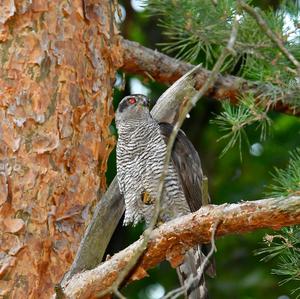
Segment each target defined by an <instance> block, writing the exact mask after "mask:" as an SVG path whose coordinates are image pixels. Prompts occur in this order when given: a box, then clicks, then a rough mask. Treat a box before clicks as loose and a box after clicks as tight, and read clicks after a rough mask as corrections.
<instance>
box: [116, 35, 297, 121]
mask: <svg viewBox="0 0 300 299" xmlns="http://www.w3.org/2000/svg"><path fill="white" fill-rule="evenodd" d="M121 45H122V47H123V61H124V64H123V65H122V67H121V68H122V70H123V71H124V72H127V73H132V74H137V75H141V76H143V77H145V78H149V79H154V80H155V81H157V82H161V83H165V84H172V83H174V82H175V81H176V80H178V79H179V78H180V77H181V76H183V75H184V74H185V73H187V72H188V71H190V70H191V69H192V68H193V67H194V66H193V65H192V64H189V63H186V62H183V61H180V60H178V59H175V58H172V57H170V56H168V55H165V54H163V53H160V52H159V51H157V50H155V51H154V50H152V49H149V48H146V47H144V46H142V45H140V44H139V43H136V42H133V41H129V40H126V39H121ZM209 74H210V71H209V70H207V69H205V68H199V70H198V72H197V74H196V76H195V85H194V86H195V88H196V89H200V88H201V87H202V86H203V84H204V83H205V81H206V80H207V78H208V77H209ZM269 89H270V86H268V85H267V84H263V83H262V82H251V81H247V80H245V79H243V78H240V77H235V76H231V75H219V76H218V79H217V81H216V82H215V84H214V86H213V87H212V88H211V89H209V90H208V92H207V93H206V96H207V97H208V98H212V99H215V100H219V101H223V100H230V102H231V103H233V104H236V103H238V101H239V97H240V96H241V95H246V94H247V93H248V94H252V95H255V96H256V97H257V98H259V96H260V95H261V94H262V93H263V92H265V91H266V90H269ZM293 97H294V96H293V94H283V95H282V96H281V98H283V99H284V101H286V103H287V102H288V100H289V99H293ZM272 109H273V110H275V111H278V112H284V113H287V114H292V115H297V116H299V115H300V111H299V109H296V108H294V107H292V105H288V104H284V103H283V102H281V101H279V102H278V103H277V104H276V105H274V106H272Z"/></svg>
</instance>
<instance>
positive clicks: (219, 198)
mask: <svg viewBox="0 0 300 299" xmlns="http://www.w3.org/2000/svg"><path fill="white" fill-rule="evenodd" d="M255 2H256V4H257V5H259V6H260V7H262V8H266V7H268V5H270V4H271V5H272V6H273V7H274V8H275V9H276V7H277V5H278V3H279V1H255ZM119 3H120V5H121V10H122V18H121V19H122V20H120V24H119V25H120V29H121V32H122V35H123V36H124V38H127V39H130V40H133V41H137V42H139V43H141V44H142V45H144V46H146V47H149V48H152V49H155V48H158V49H159V47H158V46H157V43H159V42H163V41H164V37H163V35H162V34H161V28H160V27H158V26H157V23H158V20H157V19H156V18H155V17H151V18H150V17H149V16H147V14H146V13H145V11H144V9H143V7H141V1H137V0H132V1H119ZM124 79H125V82H124V81H123V80H124ZM122 84H125V89H124V90H122V91H121V90H119V87H120V86H121V85H122ZM166 88H167V86H164V85H161V84H158V83H156V82H152V81H150V80H149V79H148V80H146V79H145V78H141V77H135V76H131V75H128V74H126V76H123V74H122V73H119V74H118V77H117V80H116V88H115V92H114V95H115V96H114V105H115V107H117V105H118V102H119V101H120V100H121V99H122V97H124V96H125V95H128V94H130V93H144V94H148V96H149V98H150V99H152V100H153V104H154V103H155V100H156V99H157V98H158V97H159V96H160V95H161V93H162V92H163V91H164V90H165V89H166ZM220 111H221V105H220V103H219V102H217V101H214V100H211V99H207V98H206V99H202V100H200V101H199V103H198V104H197V106H196V107H195V108H194V109H193V110H192V112H191V114H190V118H188V119H186V121H185V123H184V125H183V130H184V131H185V132H186V134H187V135H188V137H189V138H190V140H191V141H192V142H193V144H194V146H195V147H196V149H197V150H198V152H199V155H200V158H201V161H202V166H203V170H204V173H205V174H206V175H207V176H208V178H209V192H210V195H211V198H212V201H213V203H214V204H221V203H225V202H228V203H233V202H238V201H241V200H255V199H260V198H264V197H265V193H266V192H267V191H268V185H270V184H271V183H272V176H271V173H272V171H273V169H274V167H278V168H284V167H285V166H286V165H287V162H288V159H289V151H290V150H293V149H295V148H296V147H297V146H299V145H300V142H299V141H300V121H299V118H296V117H292V116H287V115H284V114H280V113H275V112H274V113H272V114H271V115H270V116H271V119H272V121H273V123H272V128H271V134H270V136H269V138H268V139H267V141H266V142H264V143H261V142H260V140H259V133H258V132H257V130H256V129H255V127H253V128H252V129H251V128H250V130H249V131H248V133H249V136H248V137H249V141H250V147H249V145H247V144H244V146H243V160H242V161H241V160H240V155H239V150H238V149H237V148H235V149H233V150H230V151H229V152H228V153H227V154H225V156H223V157H222V158H220V153H221V151H222V149H223V148H224V146H225V145H226V143H225V142H226V141H224V142H217V140H218V139H219V138H220V137H221V136H222V132H220V130H219V129H218V128H217V127H216V125H214V124H211V123H210V120H212V119H214V117H215V115H216V114H218V113H219V112H220ZM111 130H112V132H113V133H114V134H117V133H116V129H115V127H114V124H112V125H111ZM115 160H116V157H115V151H114V152H113V153H112V154H111V156H110V159H109V165H108V171H107V179H108V184H109V183H110V181H111V180H112V179H113V177H114V176H115V174H116V164H115V163H116V161H115ZM142 231H143V225H142V224H141V225H139V226H137V227H134V228H133V227H128V228H124V227H122V226H121V225H119V227H118V229H117V231H116V233H115V235H114V237H113V239H112V241H111V243H110V245H109V249H108V252H109V253H113V252H116V251H118V250H120V249H122V248H124V247H126V246H127V245H128V244H130V243H132V242H133V241H135V240H136V239H137V238H138V237H139V235H140V234H141V233H142ZM266 233H270V231H267V230H264V231H257V232H255V233H251V234H244V235H232V236H226V237H223V238H221V239H218V240H217V241H216V246H217V250H218V251H217V253H216V254H215V257H216V265H217V276H216V278H215V279H208V284H209V292H210V297H211V298H230V299H235V298H240V299H250V298H264V299H268V298H270V299H271V298H272V299H273V298H278V299H288V298H294V297H293V296H292V295H291V294H290V290H291V289H292V288H295V287H296V285H295V283H294V284H293V283H289V284H285V285H283V286H279V281H280V277H277V276H274V275H271V274H270V271H271V269H272V267H273V266H274V265H273V264H272V263H274V261H273V262H272V261H271V262H268V263H263V262H260V261H259V259H260V258H259V257H257V256H254V254H253V252H254V250H255V249H258V248H260V247H262V246H263V245H262V238H263V236H264V235H265V234H266ZM178 286H179V283H178V280H177V275H176V271H175V270H174V269H172V268H171V267H170V266H169V264H168V263H167V262H164V263H162V264H161V265H159V266H158V267H156V268H155V269H152V270H150V271H149V277H148V278H145V279H143V280H142V281H138V282H135V283H131V284H130V285H129V286H127V287H125V288H123V290H122V291H123V293H124V294H125V295H126V296H127V297H128V298H140V299H143V298H145V299H147V298H149V299H158V298H160V297H161V296H162V295H164V294H165V293H166V292H167V291H169V290H172V289H173V288H175V287H178ZM298 287H299V286H298Z"/></svg>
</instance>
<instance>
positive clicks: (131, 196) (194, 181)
mask: <svg viewBox="0 0 300 299" xmlns="http://www.w3.org/2000/svg"><path fill="white" fill-rule="evenodd" d="M116 125H117V129H118V134H119V137H118V143H117V178H118V183H119V188H120V192H121V194H122V195H123V197H124V200H125V218H124V225H128V224H130V223H132V224H133V225H135V224H137V223H138V222H139V221H141V220H145V222H146V225H149V223H150V222H151V219H152V215H153V212H154V203H155V200H156V198H157V197H158V185H159V180H160V177H161V174H162V170H163V166H164V159H165V155H166V149H167V142H168V139H169V137H170V134H171V133H172V129H173V127H172V125H170V124H168V123H159V122H157V121H156V120H155V119H153V117H152V116H151V114H150V111H149V100H148V98H147V97H146V96H144V95H141V94H134V95H130V96H126V97H125V98H123V99H122V101H121V102H120V104H119V106H118V109H117V111H116ZM202 180H203V174H202V169H201V163H200V159H199V156H198V153H197V152H196V150H195V148H194V146H193V145H192V143H191V142H190V141H189V140H188V138H187V137H186V135H185V134H184V132H183V131H181V130H180V131H179V133H178V135H177V137H176V141H175V143H174V146H173V149H172V155H171V161H170V163H169V165H168V174H167V176H166V178H165V183H164V191H163V197H162V201H161V204H160V205H161V208H160V214H159V222H167V221H169V220H171V219H174V218H176V217H179V216H182V215H186V214H188V213H190V212H194V211H196V210H198V209H199V208H200V207H201V205H202ZM204 258H205V248H204V246H203V245H202V246H201V245H198V246H196V247H194V248H193V249H190V250H189V251H187V252H186V254H185V257H184V261H183V263H182V264H181V265H180V266H179V267H178V268H177V273H178V276H179V279H180V282H181V284H182V285H185V284H186V281H187V280H189V279H191V277H194V276H196V275H197V269H199V267H200V265H201V262H203V259H204ZM208 268H213V266H209V267H208ZM213 271H214V270H213V269H211V270H208V271H207V272H210V273H209V274H212V275H213ZM186 296H187V298H189V299H200V298H201V299H204V298H208V297H207V288H206V285H205V279H204V276H202V277H201V278H200V279H199V280H196V281H195V282H194V283H193V284H192V286H191V287H190V288H189V289H188V290H187V292H186Z"/></svg>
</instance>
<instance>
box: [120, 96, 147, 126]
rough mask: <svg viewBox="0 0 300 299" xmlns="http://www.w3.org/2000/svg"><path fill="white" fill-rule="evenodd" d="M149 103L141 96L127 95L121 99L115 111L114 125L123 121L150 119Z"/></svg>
mask: <svg viewBox="0 0 300 299" xmlns="http://www.w3.org/2000/svg"><path fill="white" fill-rule="evenodd" d="M149 105H150V101H149V99H148V98H147V97H146V96H144V95H142V94H133V95H129V96H127V97H125V98H123V99H122V101H121V102H120V103H119V106H118V109H117V111H116V124H117V126H118V124H120V123H121V122H123V121H126V122H127V121H143V120H147V119H148V118H150V117H151V115H150V111H149Z"/></svg>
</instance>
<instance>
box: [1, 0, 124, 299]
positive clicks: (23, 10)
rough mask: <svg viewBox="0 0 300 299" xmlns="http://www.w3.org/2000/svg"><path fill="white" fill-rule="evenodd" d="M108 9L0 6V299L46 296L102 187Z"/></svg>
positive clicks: (108, 107)
mask: <svg viewBox="0 0 300 299" xmlns="http://www.w3.org/2000/svg"><path fill="white" fill-rule="evenodd" d="M112 3H113V1H109V0H102V1H100V0H99V1H95V0H88V1H82V0H74V1H67V0H53V1H46V0H32V1H28V0H0V7H1V8H0V119H1V122H0V298H3V297H4V298H49V297H50V295H51V294H52V293H53V286H54V284H55V283H57V282H59V280H60V279H61V278H62V275H63V273H64V272H66V271H67V270H68V268H69V266H70V264H71V262H72V260H73V257H74V254H75V252H76V249H77V247H78V244H79V241H80V239H81V237H82V234H83V231H84V228H85V225H86V223H87V222H88V221H89V218H90V215H91V210H92V206H93V204H94V203H95V201H96V199H97V197H98V196H99V195H100V194H101V192H102V191H104V188H105V187H106V182H105V171H106V163H107V158H108V155H109V153H110V151H111V149H112V148H113V146H114V144H115V140H114V138H113V137H112V135H111V134H110V131H109V125H110V122H111V120H112V117H113V108H112V85H113V83H114V76H115V70H116V69H117V68H118V67H119V66H120V65H121V64H122V61H121V60H122V59H121V57H122V53H121V51H120V47H119V38H118V35H117V30H116V28H115V24H114V10H115V8H114V7H113V4H112Z"/></svg>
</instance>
